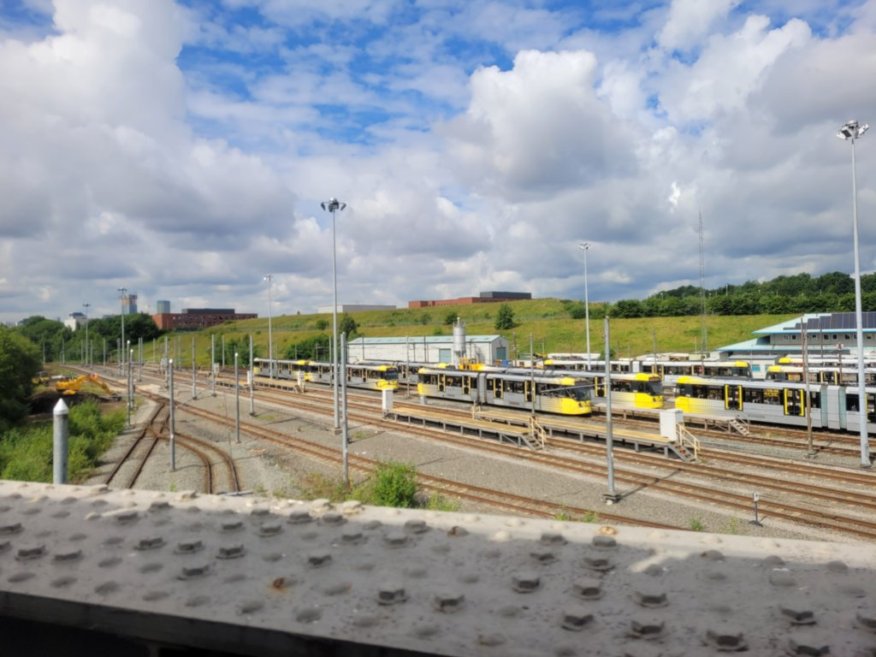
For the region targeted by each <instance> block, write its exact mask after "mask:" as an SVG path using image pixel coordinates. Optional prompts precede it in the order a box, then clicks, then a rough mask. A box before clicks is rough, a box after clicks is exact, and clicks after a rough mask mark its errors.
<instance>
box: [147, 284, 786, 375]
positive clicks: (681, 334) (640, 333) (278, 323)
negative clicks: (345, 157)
mask: <svg viewBox="0 0 876 657" xmlns="http://www.w3.org/2000/svg"><path fill="white" fill-rule="evenodd" d="M507 303H508V305H509V306H510V307H511V309H512V310H513V311H514V320H515V324H516V325H515V327H514V328H513V329H510V330H508V331H497V330H496V328H495V321H496V313H497V312H498V309H499V305H500V304H497V303H483V304H465V305H458V306H439V307H435V308H398V309H395V310H368V311H363V312H357V313H353V314H352V315H351V316H352V317H353V319H355V320H356V323H357V324H358V325H359V334H360V335H364V336H368V337H404V336H409V337H421V336H431V335H447V336H450V335H452V334H453V328H452V327H451V326H448V325H447V324H445V323H444V322H445V319H446V318H447V316H448V315H449V314H450V313H454V314H455V315H458V316H459V317H461V318H462V320H463V322H464V323H465V328H466V332H467V333H468V334H469V335H495V334H499V335H502V336H503V337H505V338H507V340H508V342H509V343H510V345H511V349H510V356H511V357H512V358H514V357H516V356H517V355H518V354H527V353H529V342H530V335H532V341H533V346H534V348H535V351H536V352H539V353H541V352H572V351H574V352H581V351H584V349H585V334H586V331H585V326H584V320H583V319H572V318H571V317H570V315H569V312H568V309H567V306H568V304H565V305H564V304H563V301H562V300H560V299H532V300H524V301H511V302H507ZM601 307H602V304H600V303H591V304H590V310H591V319H590V345H591V350H592V351H594V352H597V351H602V350H603V349H604V346H603V345H604V342H603V320H601V319H594V318H593V315H594V314H595V313H596V312H597V311H598V310H599V309H601ZM795 316H796V315H741V316H717V315H714V316H708V317H706V327H707V329H708V345H709V347H710V348H712V349H714V348H716V347H719V346H723V345H726V344H732V343H735V342H740V341H742V340H748V339H750V338H751V337H753V336H752V331H754V330H755V329H759V328H763V327H764V326H769V325H771V324H776V323H778V322H782V321H785V320H787V319H790V318H792V317H795ZM320 320H323V321H327V326H328V328H327V329H324V330H320V329H319V328H318V327H317V323H318V322H319V321H320ZM700 322H701V319H700V317H699V316H685V317H644V318H636V319H614V320H612V321H611V343H612V347H613V349H614V353H615V355H616V356H617V357H627V356H639V355H643V354H648V353H651V352H652V351H653V349H654V347H655V343H656V349H657V351H659V352H670V351H680V352H692V351H694V350H695V347H696V346H697V345H698V344H699V337H700V333H701V330H700V327H701V324H700ZM330 331H331V314H327V313H323V314H312V315H279V316H275V317H273V318H272V332H273V335H274V345H275V353H277V354H285V352H286V348H287V347H288V346H289V345H293V344H296V343H299V342H301V341H303V340H305V339H307V338H311V337H314V336H317V335H320V334H326V333H328V332H330ZM211 333H212V334H215V335H216V352H217V361H219V360H220V358H219V355H218V354H219V349H220V344H221V339H220V338H221V336H222V335H224V336H225V339H226V340H227V341H229V342H230V341H237V342H239V343H242V344H246V345H247V348H246V349H245V350H244V351H245V353H241V354H240V358H241V360H240V363H241V366H244V365H246V364H248V362H249V349H248V340H249V335H252V336H253V341H254V344H255V345H256V347H257V352H258V353H260V354H262V355H265V354H267V353H268V349H267V340H268V319H267V317H259V318H256V319H248V320H243V321H239V322H227V323H225V324H222V325H220V326H216V327H213V328H211V329H209V330H206V331H201V332H196V333H179V334H171V335H170V337H169V345H170V351H171V355H173V354H174V353H175V345H176V339H177V336H179V344H180V349H179V362H181V363H182V366H183V367H191V340H192V337H193V336H194V338H195V353H196V359H197V364H198V366H199V367H202V368H203V367H207V366H208V364H209V362H210V335H211ZM163 345H164V341H163V340H158V341H157V342H156V354H157V355H158V357H160V356H161V354H162V353H163V349H164V346H163ZM144 356H145V358H146V359H147V360H151V359H152V345H151V344H146V345H144ZM230 365H232V363H231V362H229V360H228V359H226V366H230Z"/></svg>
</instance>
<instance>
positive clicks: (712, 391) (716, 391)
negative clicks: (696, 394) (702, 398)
mask: <svg viewBox="0 0 876 657" xmlns="http://www.w3.org/2000/svg"><path fill="white" fill-rule="evenodd" d="M721 392H722V391H721V389H720V388H708V392H707V393H706V399H722V398H723V395H722V394H721Z"/></svg>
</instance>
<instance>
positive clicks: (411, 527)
mask: <svg viewBox="0 0 876 657" xmlns="http://www.w3.org/2000/svg"><path fill="white" fill-rule="evenodd" d="M405 531H406V532H408V533H409V534H422V533H424V532H427V531H429V525H427V524H426V521H425V520H419V519H417V518H412V519H411V520H408V521H407V522H405Z"/></svg>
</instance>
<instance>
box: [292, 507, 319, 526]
mask: <svg viewBox="0 0 876 657" xmlns="http://www.w3.org/2000/svg"><path fill="white" fill-rule="evenodd" d="M312 521H313V516H312V515H310V512H309V511H307V510H306V509H295V510H293V511H291V512H290V513H289V517H288V518H286V522H288V523H289V524H290V525H303V524H306V523H308V522H312Z"/></svg>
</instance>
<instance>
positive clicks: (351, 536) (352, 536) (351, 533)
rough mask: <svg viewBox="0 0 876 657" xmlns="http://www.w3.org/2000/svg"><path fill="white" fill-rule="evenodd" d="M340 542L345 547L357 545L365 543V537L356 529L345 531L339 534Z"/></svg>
mask: <svg viewBox="0 0 876 657" xmlns="http://www.w3.org/2000/svg"><path fill="white" fill-rule="evenodd" d="M341 541H343V542H344V543H346V544H347V545H359V544H361V543H364V542H365V535H364V534H363V533H362V532H360V531H359V530H358V529H347V530H345V531H344V533H343V534H341Z"/></svg>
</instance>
